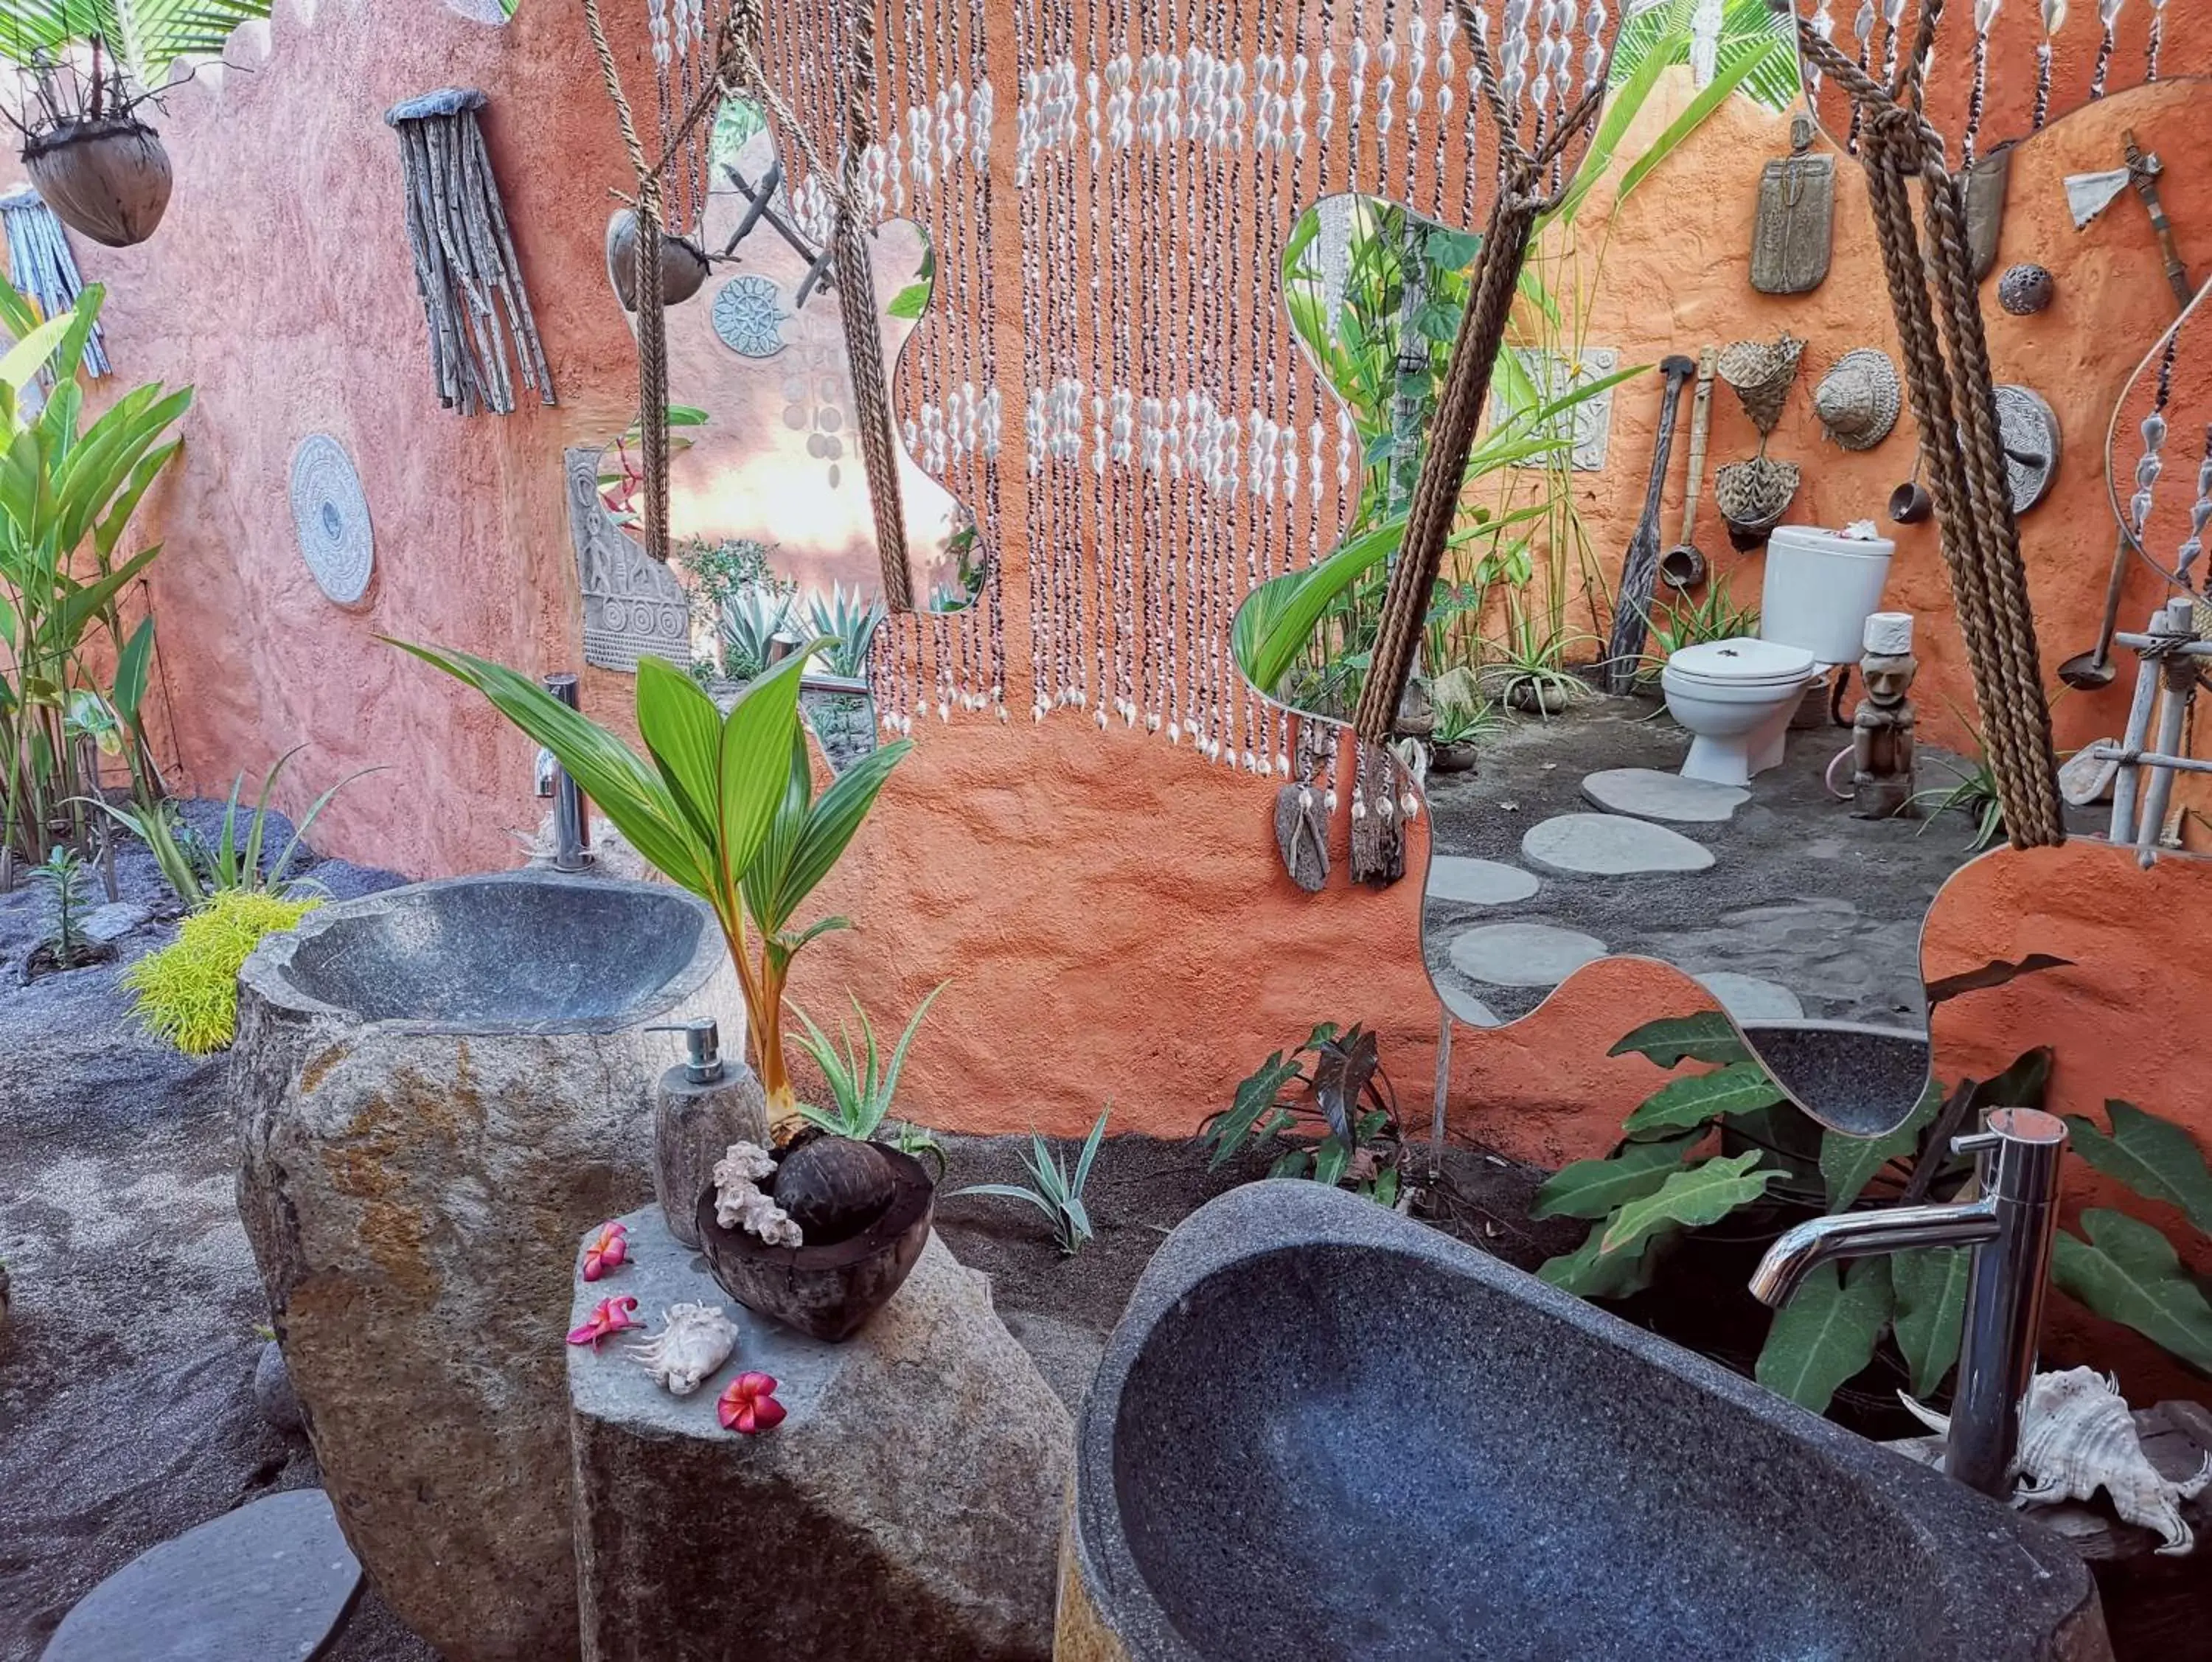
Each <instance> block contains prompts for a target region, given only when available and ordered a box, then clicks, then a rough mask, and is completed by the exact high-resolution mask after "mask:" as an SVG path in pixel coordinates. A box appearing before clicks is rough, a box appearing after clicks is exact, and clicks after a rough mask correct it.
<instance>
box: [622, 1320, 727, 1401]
mask: <svg viewBox="0 0 2212 1662" xmlns="http://www.w3.org/2000/svg"><path fill="white" fill-rule="evenodd" d="M664 1314H665V1318H666V1319H667V1325H666V1326H665V1327H664V1328H662V1329H661V1330H660V1331H659V1333H658V1334H656V1335H654V1336H653V1337H651V1338H649V1339H647V1340H646V1341H645V1342H643V1343H641V1344H634V1345H632V1346H631V1347H630V1348H629V1355H630V1358H631V1360H632V1361H635V1362H636V1364H637V1365H638V1366H639V1367H641V1368H643V1369H644V1370H645V1371H646V1372H647V1373H650V1374H652V1375H653V1379H654V1380H655V1382H657V1383H658V1384H659V1385H660V1387H661V1388H662V1389H663V1390H664V1391H667V1392H668V1393H669V1394H670V1395H671V1396H675V1397H689V1396H690V1394H691V1393H692V1392H693V1391H696V1390H697V1389H698V1388H699V1387H700V1385H702V1384H703V1383H704V1382H705V1380H706V1379H707V1376H708V1374H710V1373H713V1372H714V1370H715V1369H716V1368H718V1367H720V1366H721V1365H722V1364H723V1363H724V1362H726V1361H729V1359H730V1352H731V1351H732V1350H734V1349H736V1348H737V1344H738V1326H737V1324H736V1323H735V1322H733V1321H732V1320H731V1319H730V1318H728V1317H727V1316H725V1315H724V1314H723V1313H722V1311H721V1307H720V1306H719V1305H711V1304H672V1305H671V1306H668V1308H667V1310H666V1311H665V1312H664Z"/></svg>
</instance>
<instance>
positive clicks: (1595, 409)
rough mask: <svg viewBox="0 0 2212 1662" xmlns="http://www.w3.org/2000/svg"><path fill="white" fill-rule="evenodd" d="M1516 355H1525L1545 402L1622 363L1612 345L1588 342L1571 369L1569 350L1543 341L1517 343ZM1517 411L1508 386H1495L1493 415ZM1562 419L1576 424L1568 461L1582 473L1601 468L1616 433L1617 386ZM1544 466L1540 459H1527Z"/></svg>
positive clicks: (1523, 364) (1530, 376) (1521, 358)
mask: <svg viewBox="0 0 2212 1662" xmlns="http://www.w3.org/2000/svg"><path fill="white" fill-rule="evenodd" d="M1513 356H1515V357H1516V359H1518V360H1519V361H1520V364H1521V368H1522V370H1523V371H1524V372H1525V373H1526V374H1527V375H1528V380H1529V382H1530V384H1531V385H1533V386H1534V387H1535V389H1536V396H1537V398H1538V399H1541V400H1542V401H1543V402H1544V403H1546V404H1548V403H1550V402H1551V401H1552V400H1553V399H1558V398H1563V397H1565V395H1566V394H1567V393H1571V392H1572V391H1574V389H1575V388H1576V387H1586V386H1588V385H1589V383H1590V382H1591V381H1594V380H1603V379H1604V378H1605V377H1606V376H1607V375H1609V374H1612V373H1613V370H1614V369H1616V368H1619V367H1620V352H1619V351H1618V350H1615V349H1614V348H1613V347H1610V346H1586V347H1584V348H1583V350H1582V351H1581V353H1580V354H1579V355H1578V362H1577V366H1576V368H1575V369H1574V371H1573V373H1572V374H1571V375H1570V374H1569V371H1568V366H1567V358H1566V356H1565V354H1564V353H1559V352H1547V351H1546V350H1543V349H1542V348H1541V347H1535V346H1516V347H1515V348H1514V349H1513ZM1511 413H1512V411H1511V410H1510V407H1509V406H1508V405H1507V404H1506V402H1505V393H1504V388H1502V387H1494V386H1493V387H1492V392H1491V420H1492V423H1497V422H1502V421H1504V420H1505V419H1506V418H1507V417H1509V416H1510V414H1511ZM1559 422H1560V423H1561V424H1562V425H1569V426H1571V436H1572V438H1573V441H1574V448H1573V450H1572V452H1571V454H1570V458H1569V461H1568V466H1571V468H1573V469H1574V471H1575V472H1577V473H1595V472H1600V471H1601V470H1602V469H1603V468H1604V466H1605V453H1606V447H1607V442H1608V441H1609V440H1610V439H1611V437H1612V435H1613V388H1611V387H1607V388H1606V390H1605V391H1604V392H1602V393H1598V394H1597V395H1596V396H1595V398H1589V399H1584V400H1583V402H1582V403H1580V404H1578V405H1576V406H1575V407H1574V408H1573V409H1572V410H1571V411H1566V412H1565V413H1564V414H1563V415H1561V416H1560V417H1559ZM1523 465H1524V466H1530V467H1540V466H1542V465H1543V464H1542V462H1541V460H1535V461H1530V462H1528V463H1525V464H1523Z"/></svg>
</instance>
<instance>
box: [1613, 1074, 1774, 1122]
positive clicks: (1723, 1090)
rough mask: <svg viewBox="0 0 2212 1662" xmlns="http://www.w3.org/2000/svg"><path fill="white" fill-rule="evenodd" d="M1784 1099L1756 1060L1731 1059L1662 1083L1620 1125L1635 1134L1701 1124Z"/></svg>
mask: <svg viewBox="0 0 2212 1662" xmlns="http://www.w3.org/2000/svg"><path fill="white" fill-rule="evenodd" d="M1784 1100H1785V1098H1784V1096H1783V1094H1782V1089H1781V1087H1779V1086H1778V1085H1776V1084H1775V1082H1774V1081H1772V1080H1771V1079H1769V1078H1768V1077H1767V1076H1766V1070H1765V1068H1762V1067H1760V1066H1759V1064H1758V1063H1757V1062H1730V1063H1729V1065H1728V1066H1727V1067H1725V1068H1715V1069H1714V1070H1713V1071H1712V1072H1711V1073H1710V1074H1693V1075H1691V1076H1690V1077H1689V1078H1687V1079H1678V1080H1674V1081H1671V1082H1670V1083H1668V1084H1667V1085H1665V1086H1663V1087H1661V1088H1660V1089H1659V1090H1657V1091H1656V1092H1654V1093H1652V1094H1651V1095H1650V1096H1649V1097H1647V1098H1646V1099H1644V1101H1643V1103H1642V1104H1640V1105H1638V1108H1637V1109H1636V1111H1635V1112H1633V1113H1632V1114H1631V1115H1629V1117H1628V1118H1627V1121H1626V1123H1625V1125H1624V1127H1623V1129H1625V1130H1626V1131H1627V1133H1628V1135H1631V1136H1635V1135H1637V1134H1638V1133H1639V1132H1643V1131H1658V1130H1666V1129H1680V1128H1683V1127H1686V1126H1692V1125H1702V1124H1704V1123H1705V1122H1706V1121H1707V1120H1711V1119H1714V1118H1717V1117H1719V1116H1720V1115H1723V1114H1747V1113H1750V1112H1752V1111H1754V1110H1756V1109H1759V1108H1771V1107H1773V1106H1775V1105H1777V1104H1778V1103H1780V1102H1783V1101H1784Z"/></svg>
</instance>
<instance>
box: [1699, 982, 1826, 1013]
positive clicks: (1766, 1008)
mask: <svg viewBox="0 0 2212 1662" xmlns="http://www.w3.org/2000/svg"><path fill="white" fill-rule="evenodd" d="M1692 979H1693V980H1695V981H1696V982H1697V983H1698V984H1699V986H1700V987H1703V988H1704V989H1705V990H1706V991H1707V992H1709V993H1711V995H1713V996H1714V997H1715V998H1717V999H1718V1000H1719V1001H1720V1005H1721V1008H1723V1010H1726V1011H1727V1012H1728V1013H1729V1014H1730V1015H1732V1016H1734V1017H1735V1019H1736V1020H1738V1021H1796V1020H1800V1019H1802V1017H1803V1015H1804V1014H1805V1007H1804V1006H1803V1005H1802V1004H1800V1003H1799V1002H1798V1001H1797V995H1796V994H1795V993H1793V992H1791V991H1790V989H1788V988H1787V987H1783V986H1778V985H1777V984H1776V983H1773V982H1771V981H1761V980H1760V979H1759V977H1757V976H1755V975H1738V974H1736V973H1735V971H1733V970H1715V971H1713V972H1712V973H1711V974H1710V975H1701V976H1696V977H1692Z"/></svg>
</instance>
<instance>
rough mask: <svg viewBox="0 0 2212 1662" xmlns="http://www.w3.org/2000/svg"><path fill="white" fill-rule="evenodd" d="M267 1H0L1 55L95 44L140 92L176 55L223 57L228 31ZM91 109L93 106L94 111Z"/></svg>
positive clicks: (19, 57)
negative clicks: (125, 73)
mask: <svg viewBox="0 0 2212 1662" xmlns="http://www.w3.org/2000/svg"><path fill="white" fill-rule="evenodd" d="M269 11H270V0H0V58H5V59H6V60H7V61H8V62H9V63H10V64H19V65H23V66H26V67H35V66H37V65H40V64H50V63H52V62H53V61H55V60H57V59H59V58H64V57H66V56H68V54H69V52H70V48H71V47H74V46H90V47H93V48H94V49H95V55H94V58H93V60H92V62H93V70H92V73H93V75H94V76H95V77H97V76H99V75H100V73H101V71H100V57H99V56H98V53H100V52H105V53H106V54H108V55H109V56H111V57H112V59H113V61H114V63H115V64H116V66H117V67H118V68H119V69H120V70H124V71H125V72H127V73H128V75H129V76H130V79H131V82H133V83H135V85H136V86H137V88H139V89H141V90H142V91H155V90H158V89H159V88H161V86H162V85H163V84H164V83H165V82H167V79H168V73H169V67H170V65H171V64H174V63H176V62H177V60H178V59H179V58H220V57H222V52H223V46H224V45H225V43H226V42H227V41H228V40H229V38H230V32H231V31H232V30H233V29H234V28H236V27H238V26H239V25H240V23H244V22H249V21H252V20H253V19H255V18H261V17H266V16H268V15H269ZM97 113H98V112H97V111H94V114H97Z"/></svg>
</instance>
